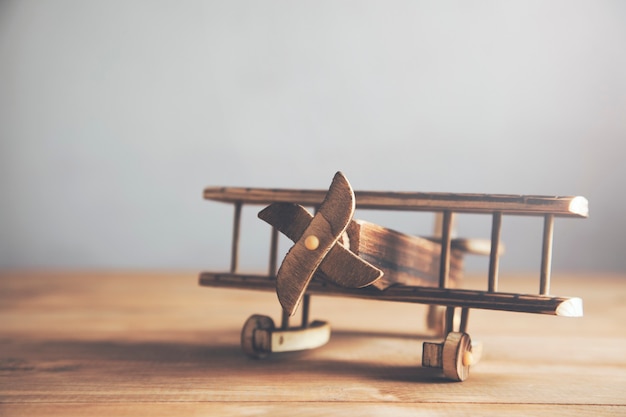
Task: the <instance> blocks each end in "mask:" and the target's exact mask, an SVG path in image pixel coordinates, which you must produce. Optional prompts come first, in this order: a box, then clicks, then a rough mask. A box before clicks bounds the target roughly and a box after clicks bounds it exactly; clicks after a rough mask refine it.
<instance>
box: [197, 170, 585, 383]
mask: <svg viewBox="0 0 626 417" xmlns="http://www.w3.org/2000/svg"><path fill="white" fill-rule="evenodd" d="M204 197H205V198H206V199H210V200H216V201H222V202H228V203H232V204H234V209H235V211H234V226H233V241H232V248H231V249H232V253H231V265H230V271H229V272H217V273H216V272H203V273H201V275H200V285H204V286H211V287H227V288H241V289H253V290H272V291H273V290H275V291H276V293H277V295H278V300H279V302H280V304H281V305H282V308H283V317H282V323H281V326H280V327H279V328H277V327H276V326H275V325H274V321H273V320H272V319H271V318H270V317H267V316H262V315H253V316H251V317H250V318H249V319H248V320H247V321H246V323H245V324H244V326H243V330H242V334H241V345H242V349H243V350H244V352H245V353H246V354H248V355H249V356H251V357H255V358H262V357H265V356H267V355H268V354H270V353H272V352H286V351H296V350H305V349H312V348H316V347H319V346H321V345H323V344H325V343H326V342H327V341H328V340H329V338H330V325H329V324H328V323H327V322H323V321H313V322H309V302H310V297H311V295H334V296H346V297H360V298H369V299H377V300H388V301H399V302H408V303H420V304H428V305H430V306H431V307H430V310H429V314H428V325H429V328H431V329H438V330H439V331H440V333H441V335H442V338H443V341H442V342H441V343H432V342H424V345H423V351H422V365H423V366H427V367H433V368H441V369H442V370H443V374H444V376H445V377H446V378H448V379H450V380H454V381H463V380H465V379H466V378H467V377H468V374H469V368H470V366H471V365H473V364H475V363H476V362H477V361H478V359H479V357H480V347H479V346H478V345H473V344H472V342H471V339H470V336H469V335H468V333H467V327H468V313H469V310H470V309H471V308H478V309H487V310H505V311H516V312H526V313H539V314H551V315H557V316H570V317H579V316H582V301H581V299H579V298H565V297H556V296H551V295H548V294H549V289H550V270H551V258H552V240H553V239H552V237H553V229H554V218H555V217H557V216H558V217H579V218H585V217H587V216H588V204H587V200H586V199H585V198H584V197H547V196H520V195H499V194H498V195H494V194H450V193H399V192H376V191H366V192H356V193H355V192H353V190H352V187H351V186H350V184H349V182H348V180H347V179H346V178H345V176H344V175H343V174H342V173H341V172H338V173H337V174H336V175H335V177H334V179H333V181H332V184H331V185H330V188H329V190H328V191H327V192H326V191H324V190H288V189H282V190H281V189H278V190H276V189H260V188H256V189H255V188H228V187H210V188H206V189H205V190H204ZM244 204H255V205H267V207H266V208H264V209H263V210H262V211H261V212H260V213H259V217H260V218H261V219H262V220H264V221H266V222H267V223H269V224H270V225H271V226H272V234H271V244H270V265H269V273H268V274H263V275H252V274H241V273H238V258H239V234H240V225H241V211H242V206H243V205H244ZM303 206H312V207H314V208H315V214H314V215H312V214H311V213H309V211H307V209H305V208H304V207H303ZM355 208H364V209H377V210H402V211H430V212H435V213H438V214H439V215H440V219H441V233H440V236H436V237H430V238H423V237H418V236H411V235H407V234H402V233H399V232H396V231H393V230H390V229H386V228H384V227H381V226H378V225H375V224H372V223H368V222H365V221H361V220H355V219H353V215H354V211H355ZM455 213H487V214H491V215H492V229H491V240H490V241H489V240H487V241H486V242H485V241H482V240H475V239H453V238H452V228H453V227H452V224H453V217H454V214H455ZM503 215H521V216H539V217H542V218H543V222H544V231H543V248H542V251H541V268H540V272H539V292H538V294H515V293H506V292H500V291H498V268H499V256H500V254H501V253H502V252H503V246H502V245H501V243H500V229H501V223H502V216H503ZM278 232H281V233H283V234H284V235H286V236H287V237H288V238H289V239H291V240H292V241H294V242H295V243H294V245H293V247H292V248H291V249H290V250H289V252H288V253H287V255H286V256H285V258H284V260H283V262H282V264H281V265H280V267H279V268H278V269H277V265H278V262H277V256H278ZM466 253H478V254H484V255H487V256H489V272H488V276H487V290H486V291H476V290H467V289H459V288H457V287H458V286H459V283H460V278H461V273H462V261H463V255H464V254H466ZM299 306H301V310H302V313H301V314H302V320H301V324H300V325H299V326H291V325H290V324H289V317H290V316H293V315H294V314H295V313H296V311H297V309H298V307H299ZM457 309H459V310H460V321H459V323H458V325H457V324H456V323H455V320H454V319H455V314H456V311H457ZM444 312H445V313H444ZM455 325H456V327H455Z"/></svg>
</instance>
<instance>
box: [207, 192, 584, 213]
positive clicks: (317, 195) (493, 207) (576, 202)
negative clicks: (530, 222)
mask: <svg viewBox="0 0 626 417" xmlns="http://www.w3.org/2000/svg"><path fill="white" fill-rule="evenodd" d="M326 192H327V190H296V189H270V188H243V187H208V188H205V190H204V198H206V199H208V200H216V201H222V202H229V203H235V202H242V203H246V204H261V205H266V204H270V203H274V202H284V203H297V204H302V205H305V206H314V205H319V204H320V203H321V202H322V200H323V199H324V196H325V195H326ZM355 195H356V207H357V208H361V209H380V210H408V211H443V210H450V211H454V212H465V213H493V212H495V211H500V212H502V213H503V214H521V215H543V214H548V213H549V214H553V215H555V216H559V217H587V216H588V215H589V209H588V202H587V199H586V198H584V197H581V196H564V197H558V196H536V195H508V194H461V193H423V192H382V191H355Z"/></svg>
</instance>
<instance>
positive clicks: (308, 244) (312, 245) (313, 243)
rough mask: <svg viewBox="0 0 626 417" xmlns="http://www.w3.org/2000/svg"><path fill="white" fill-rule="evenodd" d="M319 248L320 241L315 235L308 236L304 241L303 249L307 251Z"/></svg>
mask: <svg viewBox="0 0 626 417" xmlns="http://www.w3.org/2000/svg"><path fill="white" fill-rule="evenodd" d="M319 246H320V240H319V239H318V237H317V236H315V235H309V236H307V237H306V239H304V247H305V248H307V249H308V250H315V249H317V248H318V247H319Z"/></svg>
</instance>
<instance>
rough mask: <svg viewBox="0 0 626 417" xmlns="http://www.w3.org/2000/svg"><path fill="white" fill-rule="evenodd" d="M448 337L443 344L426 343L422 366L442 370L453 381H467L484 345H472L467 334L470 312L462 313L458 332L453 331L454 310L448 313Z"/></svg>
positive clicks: (449, 310)
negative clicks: (471, 367)
mask: <svg viewBox="0 0 626 417" xmlns="http://www.w3.org/2000/svg"><path fill="white" fill-rule="evenodd" d="M446 316H447V320H446V331H447V335H446V337H445V340H444V341H443V342H442V343H432V342H424V345H423V350H422V366H425V367H429V368H440V369H442V370H443V376H444V377H445V378H446V379H449V380H451V381H465V380H466V379H467V377H468V376H469V369H470V366H472V365H475V364H476V363H478V361H479V359H480V356H481V353H482V345H481V344H479V343H475V344H472V340H471V338H470V336H469V334H467V333H466V330H467V322H468V310H467V309H463V311H462V312H461V323H460V325H459V329H458V331H451V329H452V327H453V319H454V309H453V308H448V309H447V311H446Z"/></svg>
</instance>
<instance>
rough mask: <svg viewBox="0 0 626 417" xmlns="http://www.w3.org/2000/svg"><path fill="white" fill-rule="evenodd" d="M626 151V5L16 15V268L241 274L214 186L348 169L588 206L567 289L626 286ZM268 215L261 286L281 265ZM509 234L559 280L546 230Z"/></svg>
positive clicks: (252, 243)
mask: <svg viewBox="0 0 626 417" xmlns="http://www.w3.org/2000/svg"><path fill="white" fill-rule="evenodd" d="M625 134H626V3H625V2H621V1H596V0H594V1H508V2H507V1H458V2H456V1H455V2H445V1H444V2H441V1H433V2H424V1H377V2H373V1H335V0H333V1H318V0H316V1H276V0H268V1H219V2H218V1H137V0H135V1H132V0H131V1H85V0H74V1H72V0H58V1H28V0H26V1H2V2H0V138H1V142H0V191H1V200H0V267H3V268H118V269H119V268H122V269H132V268H142V269H189V270H195V269H222V268H226V267H227V266H228V259H227V257H228V249H229V233H230V231H229V229H230V216H231V209H230V207H229V206H226V205H223V204H219V203H209V202H205V201H203V200H202V199H201V193H202V189H203V188H204V187H205V186H208V185H233V186H261V187H293V188H304V187H308V188H311V187H312V188H326V187H327V186H328V184H329V183H330V180H331V178H332V176H333V174H334V172H335V171H337V170H342V171H343V172H344V173H345V174H346V175H347V176H348V178H349V179H350V180H351V182H352V184H353V186H354V187H355V188H356V189H374V190H398V191H449V192H489V193H515V194H517V193H521V194H549V195H584V196H586V197H587V198H588V199H589V200H590V208H591V217H590V219H588V220H584V221H583V220H570V219H559V220H558V221H557V224H556V232H557V234H556V239H555V259H554V268H555V270H559V271H581V272H583V273H590V272H591V271H616V272H624V271H626V256H624V250H623V245H622V239H623V237H624V232H625V226H624V224H625V223H624V221H623V207H624V204H625V195H624V186H623V180H624V178H625V174H626V172H625V169H624V165H623V163H622V161H623V159H624V139H625ZM256 210H257V208H254V209H250V210H246V211H245V213H244V214H245V215H246V220H245V221H244V227H245V229H244V233H243V236H242V238H243V239H244V247H243V248H242V251H243V253H242V257H243V259H242V262H243V267H244V269H245V268H249V269H259V268H261V267H263V266H264V265H265V264H266V253H265V248H264V245H266V243H265V242H266V240H268V236H269V231H268V230H269V229H268V228H267V227H266V226H265V225H264V224H261V223H260V221H259V220H256V219H255V217H254V215H255V211H256ZM359 217H361V218H365V219H367V220H373V221H377V222H378V223H382V224H383V225H385V226H389V227H394V228H397V229H400V230H402V231H405V232H415V233H429V232H430V229H431V227H432V218H431V217H428V218H426V217H425V215H413V216H411V215H407V214H399V215H391V216H390V215H389V214H388V213H380V212H361V213H359ZM503 229H504V230H503V239H504V240H505V243H506V244H507V246H508V249H509V251H508V253H507V255H506V256H505V257H504V258H503V261H502V268H503V269H509V270H512V271H517V270H520V271H521V270H527V269H528V270H533V269H536V268H538V259H539V246H538V245H539V242H540V240H541V223H540V222H539V221H537V219H523V218H510V219H509V218H505V220H504V223H503ZM458 230H459V234H462V235H469V236H478V237H487V236H489V219H488V218H484V217H483V216H461V218H460V219H459V223H458ZM261 242H262V243H261ZM284 244H285V242H283V245H284ZM286 247H287V246H285V248H286ZM484 265H485V261H484V260H481V259H479V260H471V261H470V266H469V268H470V269H478V268H483V267H484Z"/></svg>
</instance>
